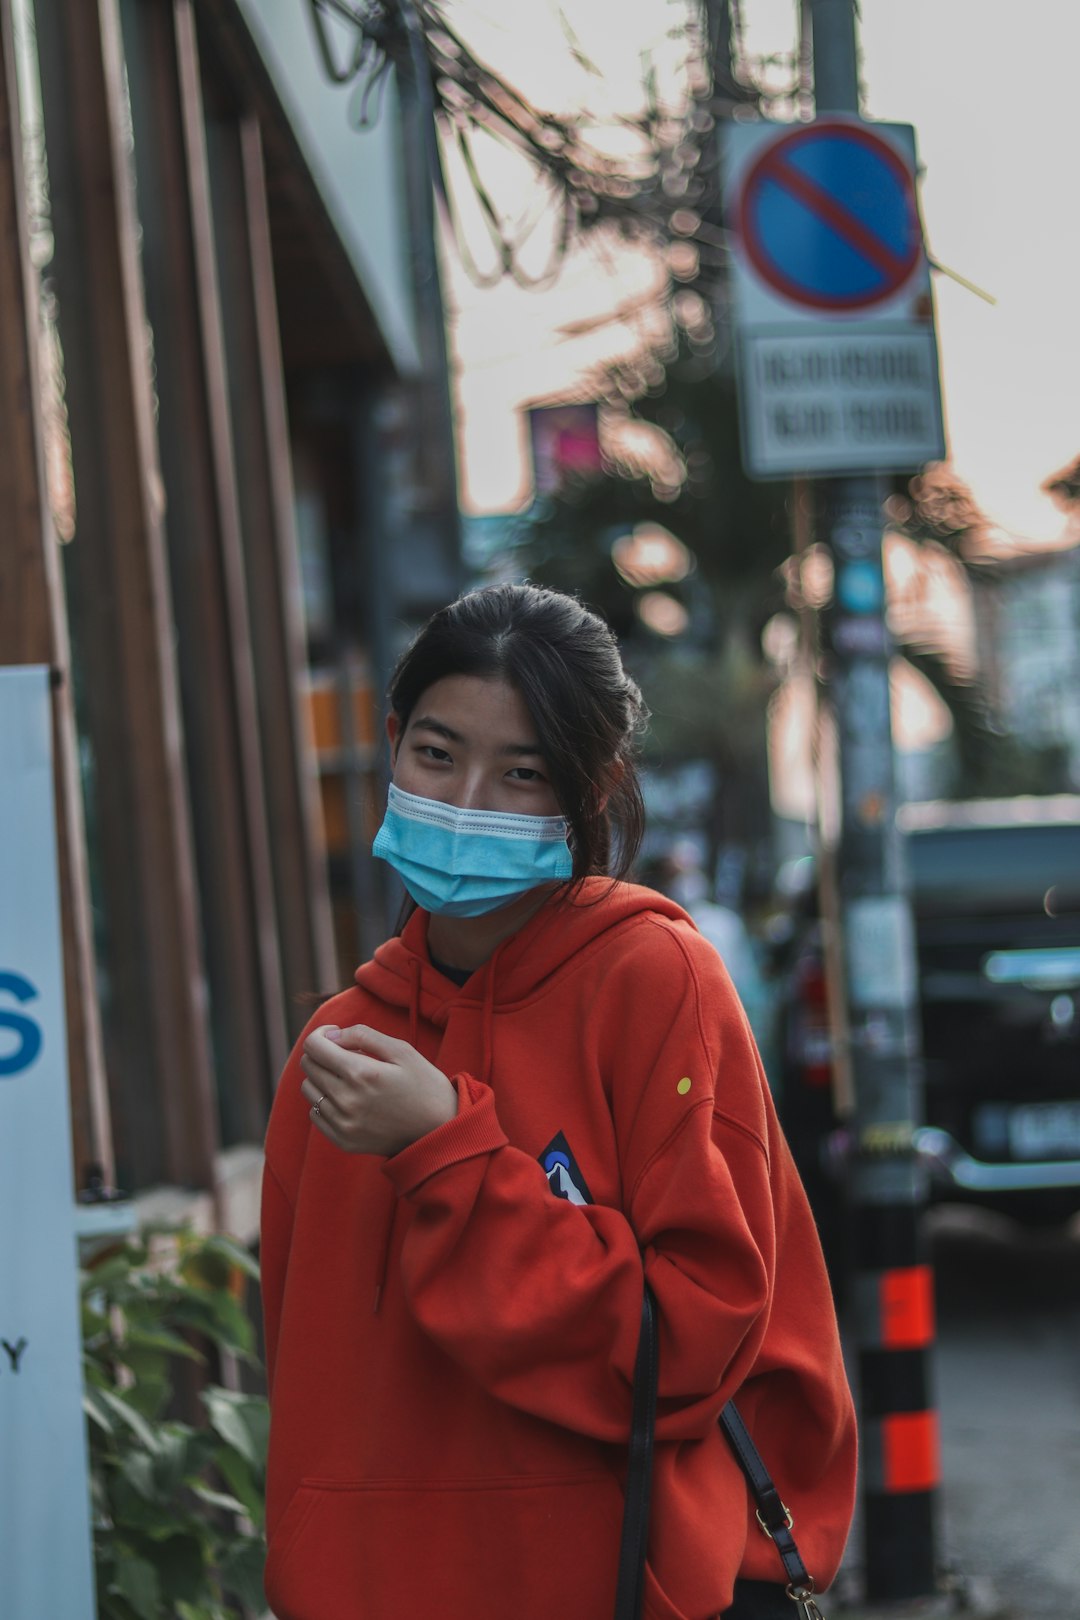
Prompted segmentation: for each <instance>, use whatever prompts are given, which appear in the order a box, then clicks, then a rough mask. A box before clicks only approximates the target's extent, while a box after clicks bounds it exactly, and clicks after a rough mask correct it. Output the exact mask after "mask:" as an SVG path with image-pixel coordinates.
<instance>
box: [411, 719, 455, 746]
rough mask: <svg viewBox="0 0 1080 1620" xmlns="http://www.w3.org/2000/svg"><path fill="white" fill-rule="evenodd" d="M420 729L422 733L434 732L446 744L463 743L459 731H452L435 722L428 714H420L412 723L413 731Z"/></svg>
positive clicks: (439, 721) (437, 721) (441, 723)
mask: <svg viewBox="0 0 1080 1620" xmlns="http://www.w3.org/2000/svg"><path fill="white" fill-rule="evenodd" d="M421 727H422V728H423V730H424V731H434V732H435V733H436V735H437V736H439V737H445V738H446V740H447V742H452V743H463V742H464V741H465V738H464V737H463V736H462V735H461V733H460V731H453V730H452V729H451V728H450V727H449V726H448V725H444V724H443V722H442V721H441V720H436V719H435V718H434V716H432V715H430V714H421V715H419V716H418V717H417V718H416V719H415V720H414V721H413V723H412V729H413V730H420V728H421Z"/></svg>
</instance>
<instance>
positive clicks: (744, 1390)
mask: <svg viewBox="0 0 1080 1620" xmlns="http://www.w3.org/2000/svg"><path fill="white" fill-rule="evenodd" d="M427 922H428V918H427V914H426V913H424V912H417V913H415V914H414V916H413V917H412V918H411V920H410V922H409V923H408V925H407V927H406V929H405V931H404V933H403V935H402V936H401V937H400V938H395V939H392V940H390V941H388V943H387V944H385V945H383V946H382V947H381V948H380V949H379V950H378V951H377V952H376V955H375V958H374V960H373V961H372V962H370V963H368V964H367V965H366V966H364V967H362V968H361V969H360V970H359V971H358V973H357V975H356V986H355V988H352V989H349V990H347V991H345V992H343V993H342V994H341V995H339V996H336V997H335V998H334V999H333V1000H332V1001H330V1002H328V1003H326V1004H325V1005H324V1006H322V1007H320V1009H319V1011H318V1014H317V1015H316V1017H315V1018H314V1019H313V1020H312V1027H315V1026H316V1025H320V1024H330V1023H336V1024H339V1025H342V1026H348V1025H350V1024H355V1023H365V1024H370V1025H373V1026H375V1027H377V1028H379V1029H381V1030H383V1031H384V1032H385V1033H387V1034H389V1035H393V1036H397V1037H400V1038H404V1039H407V1040H409V1041H410V1042H411V1043H412V1044H413V1045H414V1046H415V1047H416V1048H417V1049H418V1050H419V1051H420V1052H421V1053H423V1055H424V1056H425V1057H426V1058H428V1059H429V1060H430V1061H431V1062H433V1063H435V1064H437V1065H438V1066H439V1068H441V1069H442V1070H443V1071H444V1073H446V1074H447V1075H448V1076H450V1077H451V1079H452V1081H453V1084H454V1086H455V1088H456V1090H457V1094H458V1099H459V1108H458V1114H457V1116H456V1118H454V1119H452V1120H450V1121H449V1122H448V1123H447V1124H445V1125H442V1126H440V1127H439V1129H437V1130H435V1131H432V1132H431V1133H430V1134H429V1135H427V1136H424V1137H422V1138H421V1139H420V1140H419V1141H417V1142H415V1143H413V1144H412V1145H411V1146H410V1147H408V1148H406V1149H405V1150H404V1151H403V1152H401V1153H399V1154H397V1155H396V1156H395V1157H394V1158H391V1159H382V1158H377V1157H374V1156H370V1155H350V1154H347V1153H344V1152H342V1151H340V1150H339V1149H338V1148H336V1147H334V1146H333V1144H332V1143H330V1142H329V1141H328V1140H327V1139H326V1138H325V1137H324V1136H323V1135H322V1134H321V1133H320V1132H319V1131H317V1130H316V1129H315V1128H314V1127H313V1126H312V1125H311V1123H310V1121H309V1118H308V1103H307V1102H306V1100H305V1099H304V1098H303V1097H302V1096H301V1094H300V1083H301V1080H302V1078H303V1076H302V1074H301V1071H300V1068H299V1056H300V1045H299V1043H298V1046H297V1049H296V1050H295V1051H294V1053H293V1055H292V1057H291V1059H290V1061H289V1064H288V1066H287V1068H286V1070H285V1073H284V1075H283V1077H282V1081H281V1085H280V1088H279V1091H278V1094H277V1098H276V1101H275V1104H274V1110H273V1115H272V1118H271V1121H270V1129H269V1133H268V1137H267V1150H266V1174H265V1178H264V1192H263V1228H262V1267H263V1291H264V1300H265V1311H266V1343H267V1360H268V1367H269V1374H270V1379H271V1414H272V1422H271V1437H270V1466H269V1489H268V1500H267V1527H268V1533H269V1557H268V1560H267V1567H266V1590H267V1596H268V1598H269V1601H270V1604H271V1607H272V1608H273V1611H274V1613H275V1615H277V1616H278V1617H279V1620H410V1617H412V1616H413V1615H417V1614H437V1615H438V1616H439V1620H509V1617H510V1616H513V1617H514V1620H551V1617H552V1616H559V1617H560V1620H606V1617H607V1616H609V1615H610V1614H611V1613H612V1610H613V1607H614V1591H615V1573H616V1565H617V1555H618V1545H619V1531H620V1523H621V1516H622V1492H621V1486H620V1481H621V1478H622V1476H623V1473H624V1471H625V1462H626V1443H627V1434H628V1428H629V1414H630V1391H631V1385H632V1380H633V1369H634V1358H635V1353H636V1350H637V1339H638V1331H639V1327H640V1321H641V1292H642V1255H644V1264H645V1271H646V1275H647V1276H648V1279H649V1281H650V1283H651V1285H652V1288H653V1291H654V1293H655V1295H656V1298H657V1300H658V1302H659V1311H660V1398H659V1403H658V1412H657V1450H656V1457H655V1471H654V1481H653V1506H652V1518H651V1529H650V1540H649V1575H648V1589H647V1594H646V1614H647V1616H648V1617H649V1620H710V1617H712V1616H715V1615H717V1614H718V1613H719V1611H721V1610H722V1609H724V1608H725V1607H726V1606H727V1604H728V1603H729V1602H730V1600H731V1592H732V1584H733V1582H734V1580H735V1577H736V1576H737V1575H742V1576H744V1577H746V1578H749V1579H756V1580H779V1579H782V1569H781V1566H780V1563H779V1559H778V1557H777V1554H776V1551H775V1549H774V1548H773V1546H772V1544H771V1542H770V1541H768V1540H767V1539H766V1538H765V1537H764V1536H763V1535H762V1534H761V1532H760V1530H759V1529H758V1528H757V1526H756V1523H755V1520H754V1514H753V1510H752V1508H751V1506H750V1504H749V1499H748V1493H747V1489H746V1486H745V1483H744V1480H743V1476H742V1474H741V1473H740V1471H739V1469H738V1466H737V1464H736V1463H735V1461H734V1459H733V1457H732V1456H731V1454H730V1453H729V1450H728V1447H727V1443H726V1441H725V1440H724V1437H723V1435H722V1434H721V1432H720V1430H719V1429H718V1427H717V1421H716V1420H717V1415H718V1413H719V1412H720V1409H721V1408H722V1406H723V1405H724V1403H725V1402H726V1401H727V1400H728V1399H729V1398H730V1397H731V1396H733V1395H735V1394H736V1393H738V1398H739V1407H740V1410H741V1412H742V1415H743V1418H744V1419H745V1421H746V1423H747V1425H748V1427H749V1429H750V1431H751V1433H752V1434H753V1436H754V1438H755V1440H756V1442H757V1444H758V1447H759V1449H760V1451H761V1452H762V1454H763V1456H764V1458H765V1460H766V1462H767V1464H768V1466H769V1467H770V1469H771V1470H772V1472H773V1475H774V1477H775V1479H776V1482H777V1485H778V1487H779V1490H780V1494H781V1496H782V1498H783V1500H784V1501H785V1502H786V1503H787V1505H788V1506H789V1508H790V1509H791V1512H792V1514H793V1515H794V1520H795V1531H796V1536H797V1538H798V1541H799V1545H800V1549H801V1551H802V1553H803V1557H804V1559H805V1561H806V1563H807V1565H808V1567H809V1568H810V1570H811V1571H812V1572H813V1573H814V1575H815V1576H816V1578H817V1583H818V1587H819V1589H821V1588H823V1587H824V1586H825V1585H827V1584H828V1582H829V1581H830V1580H831V1579H832V1577H833V1575H834V1573H835V1571H836V1568H837V1565H838V1563H839V1560H840V1556H841V1553H842V1551H843V1547H844V1540H845V1536H846V1534H847V1530H848V1525H849V1521H850V1517H851V1511H852V1503H853V1495H854V1482H855V1425H854V1417H853V1413H852V1407H851V1399H850V1395H849V1392H848V1386H847V1381H846V1378H845V1375H844V1368H843V1364H842V1361H841V1355H840V1348H839V1342H838V1336H837V1331H836V1321H835V1316H834V1313H833V1308H832V1303H831V1296H830V1293H829V1287H828V1283H827V1280H826V1276H825V1270H824V1266H823V1264H822V1259H821V1250H820V1246H819V1243H818V1239H817V1233H816V1231H815V1228H814V1223H813V1219H812V1217H811V1215H810V1211H809V1209H808V1207H807V1203H806V1199H805V1196H804V1194H803V1191H802V1187H801V1185H800V1183H799V1180H798V1178H797V1176H796V1173H795V1170H794V1168H793V1165H792V1162H791V1158H790V1155H789V1153H788V1150H787V1147H786V1145H785V1143H784V1141H783V1138H782V1136H781V1134H780V1130H779V1127H778V1125H777V1121H776V1116H775V1114H774V1111H773V1106H772V1102H771V1099H770V1096H769V1090H768V1086H767V1083H766V1081H765V1078H764V1075H763V1073H762V1069H761V1064H760V1060H759V1058H758V1055H757V1052H756V1049H755V1047H754V1043H753V1040H752V1037H751V1035H750V1033H749V1031H748V1027H747V1023H746V1019H745V1016H744V1014H743V1012H742V1009H741V1007H740V1005H739V1002H738V999H737V997H736V995H735V992H734V990H733V989H732V987H731V983H730V981H729V979H728V977H727V974H726V973H725V971H724V969H723V967H722V965H721V963H720V959H719V958H718V956H717V955H716V952H715V951H714V950H713V948H712V947H711V946H710V945H708V944H707V943H706V942H705V941H704V940H703V939H702V938H701V936H700V935H699V934H698V933H697V931H696V930H695V928H694V926H693V924H692V923H691V922H690V920H689V919H688V918H687V917H686V915H685V913H683V912H682V911H681V910H680V909H679V907H678V906H676V905H673V904H672V903H670V902H669V901H667V900H664V899H662V898H661V897H660V896H658V895H656V894H654V893H652V892H651V891H650V890H647V889H640V888H635V887H632V886H630V885H628V884H623V883H619V884H614V885H612V884H609V883H607V882H606V880H601V879H591V880H589V881H588V882H587V883H586V884H585V886H584V889H583V890H582V891H581V892H580V893H578V894H577V895H576V897H575V898H573V899H571V900H567V899H566V898H565V896H561V895H560V896H556V897H554V898H553V899H552V900H550V901H549V902H547V903H546V904H545V905H544V906H543V907H542V908H541V909H540V910H539V911H538V912H537V913H536V914H535V916H534V917H533V918H532V919H531V920H530V921H529V922H527V923H526V924H525V925H524V927H523V928H522V929H521V930H520V931H519V932H518V933H517V934H515V935H513V936H512V937H511V938H509V939H508V940H506V941H504V942H503V944H502V945H501V946H500V947H499V949H498V950H497V951H496V952H495V954H494V955H493V956H492V957H491V959H490V960H489V961H488V962H487V963H486V964H485V965H484V966H483V967H482V968H479V969H478V970H477V971H476V972H475V973H474V974H473V976H472V977H471V979H469V981H468V982H467V984H466V985H465V986H464V987H463V988H460V989H459V988H458V987H457V986H455V985H454V984H452V983H451V982H450V980H448V979H447V978H446V977H444V976H443V975H442V974H441V973H439V972H438V971H437V970H436V969H435V968H434V967H433V966H432V965H431V962H430V960H429V959H428V956H427V949H426V935H427Z"/></svg>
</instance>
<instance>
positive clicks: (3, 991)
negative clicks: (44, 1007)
mask: <svg viewBox="0 0 1080 1620" xmlns="http://www.w3.org/2000/svg"><path fill="white" fill-rule="evenodd" d="M2 995H9V996H14V997H15V1000H16V1001H22V1002H26V1001H36V1000H37V991H36V990H35V989H34V986H33V985H32V984H31V983H30V980H29V979H24V978H23V976H22V974H21V973H4V972H0V996H2ZM8 1034H11V1035H14V1037H15V1040H16V1042H17V1044H16V1047H15V1050H14V1052H10V1051H8V1050H6V1048H7V1042H6V1041H5V1040H4V1037H5V1035H8ZM40 1051H41V1025H40V1024H36V1023H35V1022H34V1020H33V1019H32V1018H27V1017H26V1015H25V1014H24V1013H18V1012H8V1011H6V1009H5V1008H4V1007H3V1006H0V1080H5V1079H8V1078H9V1077H10V1076H11V1075H13V1074H19V1073H20V1072H21V1071H22V1070H23V1069H28V1068H29V1067H30V1065H31V1063H33V1061H34V1059H35V1058H36V1057H37V1055H38V1053H39V1052H40Z"/></svg>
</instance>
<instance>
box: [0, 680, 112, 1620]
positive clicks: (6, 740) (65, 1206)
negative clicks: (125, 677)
mask: <svg viewBox="0 0 1080 1620" xmlns="http://www.w3.org/2000/svg"><path fill="white" fill-rule="evenodd" d="M0 761H2V762H3V779H2V785H0V1612H2V1613H3V1616H4V1620H92V1617H93V1614H94V1593H93V1572H92V1559H91V1541H90V1503H89V1475H88V1463H87V1454H86V1429H85V1420H84V1417H83V1410H82V1364H81V1344H80V1334H79V1309H78V1275H77V1264H76V1240H75V1202H74V1197H73V1193H72V1171H71V1122H70V1105H69V1101H68V1074H67V1050H66V1042H65V1025H64V980H63V964H62V958H61V947H60V911H59V892H58V883H57V868H56V834H55V817H54V810H53V772H52V733H51V720H50V696H49V672H48V670H47V669H43V668H36V667H35V668H25V669H0Z"/></svg>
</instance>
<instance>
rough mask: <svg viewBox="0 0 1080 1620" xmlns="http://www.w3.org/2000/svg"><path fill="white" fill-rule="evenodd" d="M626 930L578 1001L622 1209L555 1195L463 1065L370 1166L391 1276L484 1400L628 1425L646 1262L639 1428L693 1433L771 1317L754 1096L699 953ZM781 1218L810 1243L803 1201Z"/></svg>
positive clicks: (736, 1377) (729, 999) (717, 1404)
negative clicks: (384, 1212)
mask: <svg viewBox="0 0 1080 1620" xmlns="http://www.w3.org/2000/svg"><path fill="white" fill-rule="evenodd" d="M646 934H647V935H649V936H650V937H648V938H645V937H644V936H645V935H646ZM635 937H636V941H637V942H638V943H637V944H636V945H635V947H634V948H631V949H629V950H628V951H626V952H624V953H623V958H622V960H621V961H619V962H618V963H615V964H610V963H608V964H605V968H604V972H603V976H602V978H598V981H597V987H596V997H595V1012H596V1017H595V1025H596V1027H597V1028H599V1029H601V1030H602V1031H606V1032H608V1033H607V1035H606V1042H607V1044H608V1045H610V1052H609V1053H605V1059H606V1062H607V1068H608V1072H609V1073H611V1074H613V1075H618V1076H619V1077H620V1079H619V1083H618V1086H617V1088H616V1089H615V1092H614V1095H613V1114H614V1121H615V1129H616V1138H617V1140H618V1144H619V1146H618V1151H619V1158H620V1166H619V1167H620V1171H621V1178H622V1186H623V1206H624V1209H613V1208H606V1207H603V1206H600V1205H595V1204H594V1205H589V1206H580V1205H573V1204H570V1203H568V1202H567V1201H565V1200H563V1199H559V1198H555V1197H553V1196H552V1194H551V1191H550V1189H549V1187H548V1184H547V1178H546V1176H545V1174H544V1172H543V1170H542V1169H541V1167H540V1166H539V1164H538V1163H537V1162H536V1160H535V1159H534V1158H532V1157H531V1156H530V1155H529V1154H528V1153H526V1152H525V1151H523V1150H520V1149H518V1148H515V1147H514V1146H512V1145H511V1144H510V1143H509V1142H508V1140H507V1138H506V1135H505V1133H504V1132H503V1130H502V1129H501V1127H500V1125H499V1121H498V1118H497V1115H496V1108H495V1097H494V1094H493V1092H492V1091H491V1089H490V1088H489V1087H487V1086H485V1085H483V1084H481V1083H480V1082H479V1081H477V1080H476V1079H474V1078H473V1077H471V1076H470V1075H465V1074H463V1075H458V1076H456V1077H455V1084H456V1087H457V1091H458V1097H459V1112H458V1115H457V1117H456V1119H454V1120H451V1121H449V1122H448V1123H447V1124H446V1125H444V1126H441V1127H440V1128H439V1129H438V1130H436V1131H434V1132H432V1133H431V1134H430V1135H429V1136H427V1137H424V1138H422V1139H421V1140H420V1141H418V1142H416V1143H414V1144H412V1146H410V1147H409V1148H407V1149H405V1151H404V1152H402V1153H400V1154H398V1155H397V1156H396V1157H395V1158H393V1159H390V1160H388V1161H387V1162H386V1165H385V1173H386V1175H387V1176H388V1177H389V1179H390V1180H391V1182H392V1183H393V1185H394V1187H395V1189H396V1190H397V1192H398V1194H399V1196H400V1197H401V1198H403V1199H405V1200H407V1201H408V1202H409V1203H410V1204H411V1205H412V1206H413V1210H414V1216H413V1219H412V1221H411V1222H410V1225H409V1228H408V1231H407V1233H406V1237H405V1242H404V1248H403V1251H402V1268H403V1273H404V1281H405V1287H406V1290H407V1293H408V1297H409V1300H410V1304H411V1308H412V1310H413V1312H414V1314H415V1316H416V1318H417V1319H418V1321H419V1322H420V1324H421V1326H422V1327H423V1328H424V1330H425V1332H426V1333H428V1334H429V1335H430V1337H431V1338H433V1339H434V1340H436V1342H438V1343H439V1344H440V1345H441V1346H442V1347H443V1348H444V1349H445V1350H446V1351H447V1352H448V1353H449V1354H450V1355H451V1356H453V1357H454V1358H455V1360H457V1361H458V1362H459V1363H460V1364H461V1365H463V1366H464V1367H466V1368H467V1369H468V1370H469V1371H470V1373H471V1374H472V1375H473V1376H474V1377H476V1378H477V1379H478V1380H479V1381H480V1382H481V1383H482V1384H483V1385H484V1386H485V1387H486V1388H487V1389H488V1390H489V1391H490V1392H491V1393H493V1394H494V1395H496V1396H498V1397H499V1398H500V1399H502V1400H504V1401H507V1402H509V1403H510V1404H511V1405H513V1406H516V1407H519V1408H520V1409H522V1410H524V1411H527V1412H531V1413H533V1414H535V1415H536V1416H538V1417H542V1418H545V1419H548V1420H550V1421H552V1422H556V1423H559V1424H561V1425H563V1426H565V1427H567V1428H569V1429H572V1430H575V1431H577V1432H578V1433H581V1434H586V1435H590V1436H593V1437H595V1438H597V1439H601V1440H608V1441H620V1440H623V1439H624V1438H625V1436H626V1434H627V1431H628V1427H629V1409H630V1390H631V1386H632V1382H633V1369H634V1360H635V1355H636V1351H637V1340H638V1332H639V1327H640V1320H641V1289H642V1257H643V1256H644V1266H645V1271H646V1274H647V1276H648V1279H649V1282H650V1284H651V1286H652V1288H653V1291H654V1293H655V1294H656V1297H657V1300H658V1303H659V1311H660V1334H661V1338H660V1402H659V1407H658V1424H657V1432H658V1435H659V1436H660V1438H664V1439H692V1438H696V1437H699V1436H701V1435H704V1434H705V1433H706V1432H707V1431H708V1430H709V1428H710V1427H711V1426H712V1424H713V1423H714V1422H715V1419H716V1417H717V1414H718V1413H719V1411H720V1409H721V1407H722V1406H723V1405H724V1403H725V1402H726V1401H727V1400H728V1398H729V1397H730V1396H731V1395H732V1394H733V1393H734V1392H735V1390H736V1389H737V1388H738V1387H739V1385H740V1384H741V1383H742V1381H743V1380H744V1378H745V1377H746V1376H747V1374H748V1373H749V1372H750V1370H751V1368H752V1366H753V1364H754V1362H755V1359H756V1357H757V1356H758V1352H759V1350H760V1347H761V1343H762V1337H763V1334H764V1332H765V1329H766V1326H767V1323H768V1320H769V1308H770V1299H771V1293H772V1285H773V1278H774V1272H775V1263H776V1235H777V1234H776V1225H775V1206H774V1198H773V1194H772V1189H771V1186H770V1155H769V1147H768V1142H769V1107H770V1105H769V1103H768V1094H767V1088H766V1085H765V1081H764V1077H763V1075H762V1072H761V1066H760V1061H759V1059H758V1057H757V1052H756V1049H755V1047H754V1044H753V1040H752V1037H751V1036H750V1034H749V1030H748V1028H747V1025H746V1020H745V1017H744V1015H743V1013H742V1009H741V1008H740V1006H739V1004H738V1001H737V998H736V997H735V993H734V991H733V990H732V988H731V985H730V982H729V981H728V979H727V976H726V974H725V973H724V971H723V968H722V967H721V965H720V962H719V959H718V958H717V957H716V955H715V953H714V952H712V951H711V949H710V948H709V947H708V946H706V945H704V943H703V942H702V941H700V940H699V939H698V938H697V936H693V938H692V939H690V938H688V939H686V940H684V939H682V938H679V937H676V936H675V935H674V933H673V931H672V930H670V929H668V928H665V927H663V926H662V925H657V924H649V925H647V927H646V929H644V930H639V931H638V932H637V935H636V936H635ZM686 1082H689V1084H687V1083H686ZM791 1204H792V1199H791V1198H790V1197H788V1196H787V1195H785V1205H786V1206H791ZM624 1210H625V1213H624ZM795 1224H796V1225H797V1226H798V1227H799V1228H800V1230H799V1232H798V1241H799V1242H801V1243H804V1244H807V1245H810V1246H812V1245H813V1244H816V1235H814V1234H813V1228H812V1223H811V1222H810V1216H809V1211H808V1210H805V1200H803V1208H802V1212H801V1216H800V1218H799V1219H797V1220H796V1222H795Z"/></svg>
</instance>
